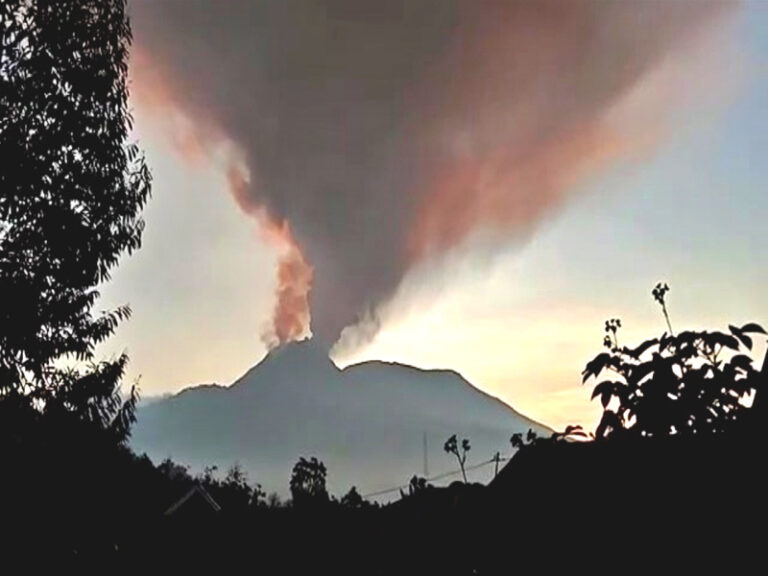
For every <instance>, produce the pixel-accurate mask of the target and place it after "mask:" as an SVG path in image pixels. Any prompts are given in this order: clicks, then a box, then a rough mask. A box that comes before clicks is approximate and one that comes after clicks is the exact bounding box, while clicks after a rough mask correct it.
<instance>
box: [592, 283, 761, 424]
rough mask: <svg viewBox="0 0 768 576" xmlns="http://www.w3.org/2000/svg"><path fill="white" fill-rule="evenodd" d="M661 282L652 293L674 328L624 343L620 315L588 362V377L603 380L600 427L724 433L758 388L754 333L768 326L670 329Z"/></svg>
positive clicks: (665, 289) (665, 288)
mask: <svg viewBox="0 0 768 576" xmlns="http://www.w3.org/2000/svg"><path fill="white" fill-rule="evenodd" d="M668 291H669V287H668V286H667V285H666V284H658V285H657V286H656V288H654V290H653V296H654V298H655V299H656V301H657V302H659V304H660V305H661V306H662V311H663V313H664V318H665V320H666V324H667V327H668V328H669V329H670V332H665V333H664V334H663V335H662V336H661V338H654V339H651V340H647V341H645V342H643V343H642V344H640V345H639V346H638V347H636V348H634V349H632V348H628V347H626V346H624V347H620V346H619V342H618V337H617V334H616V333H617V330H618V328H620V327H621V322H620V321H618V320H610V321H608V322H606V327H605V331H606V336H605V341H604V344H605V347H606V348H607V349H608V350H607V351H606V352H603V353H602V354H599V355H598V356H596V357H595V358H594V359H593V360H592V361H590V362H589V363H588V364H587V366H586V368H585V369H584V371H583V373H582V375H583V381H584V382H586V381H587V380H589V379H594V380H596V381H597V383H596V384H595V387H594V390H593V392H592V398H600V402H601V404H602V406H603V416H602V419H601V421H600V424H599V425H598V428H597V430H596V431H595V435H596V437H597V438H605V437H608V436H620V435H635V436H667V435H694V434H710V433H721V432H724V431H726V430H727V429H729V428H730V427H732V426H733V424H734V423H735V422H736V421H737V420H738V419H739V417H740V415H741V414H742V413H743V411H744V410H746V409H748V408H747V406H748V401H749V398H750V397H752V396H753V394H755V392H756V391H757V384H758V381H759V373H758V372H757V370H755V368H754V367H753V359H752V358H751V357H750V356H749V352H751V350H752V344H753V342H752V336H750V335H754V334H765V330H763V328H762V327H761V326H759V325H757V324H753V323H750V324H746V325H744V326H742V327H740V328H739V327H736V326H729V327H728V328H729V332H730V333H723V332H708V331H684V332H680V333H679V334H677V335H673V334H672V333H671V323H670V321H669V314H668V311H667V307H666V300H665V296H666V293H667V292H668Z"/></svg>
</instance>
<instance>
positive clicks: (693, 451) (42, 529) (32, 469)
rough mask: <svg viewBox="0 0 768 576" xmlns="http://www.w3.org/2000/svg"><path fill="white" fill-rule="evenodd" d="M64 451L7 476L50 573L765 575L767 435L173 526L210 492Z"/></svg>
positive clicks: (540, 446) (586, 446)
mask: <svg viewBox="0 0 768 576" xmlns="http://www.w3.org/2000/svg"><path fill="white" fill-rule="evenodd" d="M48 440H49V442H48V445H47V446H46V447H45V452H46V453H45V454H42V453H38V454H37V455H36V456H35V457H31V456H30V454H29V452H20V451H16V452H15V453H14V450H13V446H12V445H11V444H10V443H9V441H8V440H7V439H6V441H5V442H4V444H5V446H4V449H5V450H4V451H5V454H6V459H5V462H11V461H12V462H13V467H12V468H7V467H5V471H4V473H3V475H2V485H3V486H2V491H0V494H1V495H2V496H0V499H1V500H2V510H3V515H2V518H3V526H2V536H3V538H2V544H0V548H1V549H2V555H3V557H4V558H6V560H7V561H8V562H10V559H11V558H12V557H19V558H20V559H21V560H23V561H24V562H25V565H27V566H30V567H32V568H35V569H42V568H43V567H45V566H47V565H48V564H54V565H56V566H57V567H58V568H63V567H74V568H80V569H84V570H89V571H90V570H95V569H99V570H103V569H109V570H118V571H121V572H122V571H125V572H143V573H156V572H159V571H160V570H172V571H173V573H182V571H190V572H192V573H199V572H201V571H203V570H205V571H206V572H207V571H215V572H216V573H220V572H221V571H223V570H228V569H236V570H238V571H247V572H255V573H265V574H315V573H317V574H425V573H426V574H513V573H517V572H519V571H520V570H528V569H535V570H537V571H543V572H544V573H547V572H550V571H552V570H555V569H557V570H573V569H579V568H588V569H590V570H591V571H597V572H616V571H625V570H631V571H635V570H638V569H649V570H650V569H652V570H654V571H657V570H658V571H661V572H662V573H673V572H681V571H685V573H690V572H691V571H693V570H700V569H704V568H706V569H707V571H708V572H709V571H711V570H712V569H713V568H716V567H720V568H723V569H727V570H728V571H729V572H733V571H734V570H736V571H746V570H747V569H748V568H749V567H750V566H754V567H759V566H760V565H761V559H762V552H763V541H764V539H765V536H766V530H765V527H764V526H765V518H766V511H767V509H766V496H765V495H766V486H767V485H768V484H766V480H767V478H766V471H765V467H764V454H765V448H764V446H765V444H764V435H763V434H762V433H761V432H760V431H759V430H758V429H757V428H756V427H755V426H751V427H749V428H744V429H743V430H742V431H741V432H739V433H734V434H730V435H729V436H720V437H717V438H714V437H707V438H693V439H684V440H683V439H675V438H665V439H660V440H648V439H645V440H624V441H602V442H586V443H575V442H564V441H553V440H541V441H538V442H536V443H534V444H532V445H528V446H525V447H523V448H522V449H521V450H520V451H519V452H518V453H517V455H516V456H515V457H514V458H513V459H512V460H511V461H510V463H509V464H508V465H507V466H506V467H505V468H504V469H503V470H502V471H501V472H500V473H499V475H498V477H497V478H496V480H495V481H494V482H492V483H491V484H490V485H488V486H481V485H464V484H461V483H455V484H453V485H451V486H450V487H448V488H440V489H439V488H432V487H426V488H424V487H422V488H417V489H415V490H413V491H412V493H410V494H406V495H405V496H404V497H403V498H401V499H400V500H399V501H397V502H395V503H393V504H390V505H388V506H384V507H378V506H373V505H366V504H365V503H362V502H359V501H355V502H350V501H345V502H344V503H340V502H337V501H335V500H317V501H312V500H308V501H305V502H302V503H301V504H300V505H299V503H296V504H295V505H293V506H290V505H288V506H287V505H275V504H273V505H271V506H270V505H269V504H267V502H266V501H263V500H262V502H261V504H260V505H258V506H253V505H246V503H244V502H238V501H237V499H236V498H230V499H229V500H227V494H226V492H224V491H219V492H211V494H213V496H214V497H215V498H216V504H217V506H216V507H213V506H211V505H210V504H209V503H208V502H207V500H206V499H205V498H203V497H198V495H196V494H193V496H192V497H190V498H189V499H188V500H187V501H185V503H183V504H182V505H181V506H178V507H177V508H176V509H175V510H174V511H173V513H171V514H166V512H168V509H169V507H171V506H173V505H174V503H178V501H179V499H180V497H181V496H183V495H184V494H185V493H188V491H189V489H190V487H192V488H194V485H196V484H195V482H196V481H191V480H190V479H189V477H186V478H175V479H174V478H173V477H172V475H170V476H169V474H168V473H167V470H164V469H162V467H156V466H154V465H153V464H152V463H151V462H150V461H149V460H148V459H146V458H136V457H135V456H133V455H132V454H131V453H130V452H128V451H126V450H121V451H117V452H115V451H114V450H112V449H107V448H104V449H103V451H102V452H101V454H98V456H99V457H97V458H94V455H95V454H97V453H98V451H99V448H98V447H97V446H91V447H90V450H89V451H88V452H87V453H86V452H82V451H79V450H78V451H73V450H72V449H71V448H69V449H65V446H70V447H71V446H72V445H73V444H71V443H70V442H69V441H71V440H72V439H71V438H70V439H60V440H61V442H62V443H61V444H58V443H57V440H56V439H50V438H49V439H48ZM65 441H66V444H64V442H65ZM78 454H79V455H78ZM86 454H87V456H86ZM41 456H42V457H41ZM18 472H20V473H18ZM233 494H234V493H233ZM750 571H751V570H750Z"/></svg>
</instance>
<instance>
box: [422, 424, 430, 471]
mask: <svg viewBox="0 0 768 576" xmlns="http://www.w3.org/2000/svg"><path fill="white" fill-rule="evenodd" d="M423 447H424V478H429V458H428V457H427V432H426V431H424V437H423Z"/></svg>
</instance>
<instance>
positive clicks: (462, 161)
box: [133, 0, 728, 346]
mask: <svg viewBox="0 0 768 576" xmlns="http://www.w3.org/2000/svg"><path fill="white" fill-rule="evenodd" d="M726 8H727V5H725V4H722V3H710V2H706V1H704V0H695V1H693V2H683V1H679V2H651V1H648V2H634V3H630V2H603V1H579V0H570V1H562V2H549V1H539V2H533V1H530V2H528V1H518V2H513V1H499V2H494V1H482V0H467V1H460V0H415V1H414V0H390V1H387V2H385V1H382V0H324V1H301V0H292V1H289V2H287V1H284V0H274V1H255V2H250V3H248V2H244V1H232V2H230V1H217V2H213V1H210V0H179V1H175V2H174V1H171V0H164V1H157V2H150V1H143V2H137V3H136V4H135V5H134V9H133V12H134V30H135V34H136V38H137V50H138V54H140V57H139V58H136V59H135V60H134V65H133V66H134V74H135V78H136V80H135V83H134V88H135V92H137V93H139V94H141V93H144V94H145V96H144V102H145V103H147V104H148V105H151V106H155V107H162V106H165V107H166V108H167V107H172V108H173V110H174V114H175V115H176V116H175V117H178V118H180V119H181V120H180V121H179V122H180V125H181V126H182V128H184V130H181V133H182V134H187V135H189V134H190V133H192V134H193V135H194V137H181V138H179V141H180V143H181V144H183V145H184V146H185V147H186V148H187V149H188V151H192V152H194V150H197V149H200V148H202V149H207V150H209V151H210V150H219V149H221V146H222V145H223V146H224V147H225V148H226V147H229V148H228V149H229V150H230V151H231V154H230V155H229V156H227V160H226V161H225V164H226V167H225V169H226V171H227V172H228V174H229V176H230V188H231V189H232V192H233V194H234V195H235V198H236V199H237V201H238V203H239V205H240V206H241V207H242V208H243V210H245V211H246V212H248V213H249V214H253V215H254V217H256V218H257V219H258V220H259V222H260V223H261V225H262V226H263V228H264V229H265V234H266V235H267V236H268V237H269V238H271V239H272V241H273V242H274V243H275V244H276V245H277V246H278V247H280V249H281V253H282V254H283V256H282V259H281V260H280V264H279V266H278V291H279V293H278V297H277V304H276V312H275V318H274V323H273V324H274V326H273V328H272V329H271V330H270V333H269V334H268V335H267V340H269V341H270V342H273V343H279V342H283V341H286V340H291V339H295V338H298V337H301V336H303V335H305V334H306V333H307V331H308V326H307V323H308V320H309V308H308V306H307V298H309V300H310V302H309V303H310V304H311V313H312V327H311V329H312V332H313V333H314V334H315V336H317V337H319V338H320V339H322V340H323V341H324V342H325V343H327V345H329V346H330V345H331V344H332V343H334V342H335V341H336V340H337V339H338V337H339V335H340V333H341V331H342V329H344V328H345V327H347V326H351V325H357V326H358V327H359V328H358V330H357V333H356V334H353V335H352V336H350V341H353V342H354V341H356V340H358V341H359V340H360V339H361V338H362V339H364V338H365V337H366V336H369V335H371V334H373V333H375V330H376V328H377V326H378V322H377V318H376V307H377V306H378V305H380V304H381V303H382V302H384V301H386V299H387V298H388V297H390V296H391V295H392V294H393V292H394V290H395V289H396V288H397V287H398V285H399V283H400V282H401V280H402V279H403V277H404V275H405V274H406V273H407V272H408V270H409V269H411V267H413V266H414V265H415V264H418V263H420V262H424V261H425V260H427V259H434V258H440V257H442V256H443V255H445V254H446V253H447V252H448V251H450V250H452V249H454V248H455V247H457V246H460V245H461V244H462V243H463V242H465V241H466V240H467V239H468V238H470V237H471V236H472V235H473V234H475V233H477V232H483V233H485V234H491V235H492V236H494V237H495V238H497V239H498V242H500V243H501V242H504V243H508V242H510V241H512V242H519V241H522V240H524V239H525V237H526V236H527V235H528V234H530V233H531V231H532V230H533V229H534V228H535V226H536V225H537V223H539V222H541V220H542V219H543V218H545V217H546V216H547V215H549V214H551V213H552V212H553V211H554V210H556V209H557V208H558V207H559V206H561V205H562V204H563V202H564V201H565V200H566V199H567V195H568V194H569V192H571V191H572V190H574V189H575V188H577V186H576V184H578V182H579V180H580V179H581V178H583V177H585V176H588V175H591V174H594V173H595V172H596V171H597V170H599V169H601V168H604V167H606V166H609V165H610V163H611V162H612V161H615V160H616V159H619V158H622V157H626V155H627V154H628V153H631V152H632V151H633V150H635V149H636V148H637V147H638V146H647V145H648V140H649V138H650V139H651V140H653V139H655V138H657V133H658V132H659V130H658V129H657V128H658V127H655V126H652V124H653V122H645V120H649V119H650V120H653V121H656V122H661V120H659V118H660V117H661V115H660V114H659V113H658V112H659V111H658V110H656V108H655V107H656V106H657V104H658V102H656V100H657V99H654V98H649V99H647V102H646V100H645V99H644V97H643V96H642V95H643V90H644V89H647V86H646V85H645V84H644V83H647V82H648V81H649V79H653V78H654V74H656V72H657V71H658V70H659V69H662V68H663V67H664V66H667V65H668V63H669V61H670V59H672V58H673V57H674V55H675V54H676V53H678V52H680V51H684V50H686V49H688V50H690V45H692V43H695V42H698V41H700V39H701V37H702V36H705V35H706V34H707V33H708V31H709V30H711V29H712V27H713V26H716V25H717V23H718V22H719V21H720V20H721V17H722V14H723V13H725V12H727V11H728V10H727V9H726ZM646 91H647V90H646ZM672 92H674V90H673V91H672ZM638 93H640V94H641V96H640V97H638ZM691 96H694V97H695V94H694V95H690V94H688V95H685V96H683V95H680V94H674V93H673V94H671V97H672V98H671V99H674V98H677V99H678V100H679V99H682V98H689V97H691ZM638 102H639V103H640V104H639V105H638ZM665 105H666V104H665ZM638 119H643V122H640V121H638ZM185 130H186V132H185ZM310 287H311V291H310ZM347 332H348V331H347ZM353 332H354V331H353ZM345 335H348V334H347V333H345Z"/></svg>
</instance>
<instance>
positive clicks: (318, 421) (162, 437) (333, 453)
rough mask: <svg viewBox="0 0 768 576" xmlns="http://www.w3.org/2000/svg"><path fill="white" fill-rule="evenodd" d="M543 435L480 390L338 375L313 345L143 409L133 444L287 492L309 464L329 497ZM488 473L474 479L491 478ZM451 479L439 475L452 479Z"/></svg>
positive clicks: (452, 465) (362, 367)
mask: <svg viewBox="0 0 768 576" xmlns="http://www.w3.org/2000/svg"><path fill="white" fill-rule="evenodd" d="M529 428H533V429H534V430H536V431H538V432H540V433H544V434H546V433H548V432H549V431H548V430H547V429H546V427H544V426H542V425H540V424H538V423H536V422H534V421H532V420H530V419H528V418H526V417H524V416H522V415H521V414H518V413H517V412H515V411H514V410H513V409H512V408H510V407H509V406H508V405H506V404H504V403H503V402H501V401H500V400H498V399H496V398H493V397H492V396H489V395H487V394H485V393H484V392H482V391H480V390H478V389H477V388H475V387H474V386H472V384H470V383H469V382H467V381H466V380H465V379H464V378H462V377H461V375H459V374H458V373H456V372H453V371H449V370H421V369H418V368H414V367H412V366H406V365H402V364H396V363H385V362H379V361H372V362H364V363H361V364H356V365H352V366H348V367H346V368H345V369H343V370H342V369H339V368H338V367H337V366H336V365H335V364H333V362H332V361H331V360H330V359H329V358H328V356H327V353H326V352H325V351H324V350H323V349H322V347H320V346H318V345H315V344H313V342H312V341H311V340H305V341H302V342H296V343H291V344H286V345H284V346H281V347H279V348H277V349H275V350H273V351H272V352H270V353H269V354H268V355H267V356H266V357H265V358H264V359H263V360H262V361H261V362H260V363H259V364H258V365H256V366H255V367H253V368H251V369H250V370H249V371H248V372H247V373H246V374H244V375H243V376H242V377H241V378H240V379H239V380H237V381H236V382H235V383H234V384H232V385H231V386H228V387H225V386H219V385H204V386H197V387H193V388H188V389H185V390H183V391H181V392H180V393H178V394H176V395H174V396H171V397H167V398H163V399H159V400H156V401H154V402H150V403H147V404H145V405H144V406H143V407H142V408H141V409H140V410H139V413H138V421H137V423H136V425H135V426H134V431H133V440H132V442H133V447H134V448H135V449H136V450H137V452H139V453H141V452H146V453H147V454H148V455H149V456H150V457H151V458H152V459H154V460H156V461H158V460H162V459H163V458H165V457H168V456H170V457H171V458H173V459H174V460H175V461H177V462H179V463H183V464H187V465H190V466H191V468H192V470H193V471H199V470H202V468H203V467H204V466H208V465H217V466H218V467H219V468H220V469H221V470H222V471H223V470H225V469H226V468H227V467H229V466H230V465H231V464H233V463H234V462H239V463H240V464H241V465H242V466H243V468H244V469H245V470H246V471H247V472H248V475H249V479H250V481H252V482H258V483H260V484H261V485H262V486H263V488H264V489H265V490H267V491H268V492H271V491H277V492H279V493H281V494H287V490H288V481H289V478H290V472H291V469H292V467H293V465H294V464H295V463H296V461H297V460H298V458H299V457H300V456H305V457H310V456H316V457H317V458H319V459H321V460H322V461H323V462H324V463H325V464H326V466H327V468H328V487H329V490H330V491H331V492H332V493H334V494H339V495H340V494H342V493H344V492H346V491H347V490H348V489H349V488H350V486H352V485H355V486H357V487H358V490H360V491H361V492H362V493H370V492H374V491H377V490H381V489H384V488H389V487H392V486H396V485H400V484H404V483H407V481H408V479H409V478H411V477H412V476H413V475H414V474H419V475H423V473H424V447H423V446H424V435H425V434H426V438H427V455H428V467H429V474H430V475H431V476H432V475H437V474H441V473H443V472H447V471H451V470H454V469H456V468H457V464H456V461H455V459H454V457H453V456H452V455H448V454H446V453H445V452H444V451H443V443H444V442H445V440H446V439H447V438H448V437H449V436H450V435H452V434H457V435H458V436H459V438H469V440H470V442H471V445H472V448H471V450H470V452H469V457H468V461H467V465H468V466H471V465H472V464H473V463H478V462H482V461H486V460H488V459H490V458H491V457H492V456H493V454H494V453H495V452H496V451H500V452H501V453H502V455H503V454H507V453H509V451H510V444H509V438H510V436H511V435H512V434H513V433H515V432H526V431H527V430H528V429H529ZM492 473H493V466H486V467H483V468H480V469H478V470H476V471H473V472H472V473H471V476H470V479H471V480H478V481H483V480H487V479H489V478H490V475H492ZM453 479H456V477H452V478H447V479H446V481H451V480H453Z"/></svg>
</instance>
